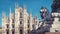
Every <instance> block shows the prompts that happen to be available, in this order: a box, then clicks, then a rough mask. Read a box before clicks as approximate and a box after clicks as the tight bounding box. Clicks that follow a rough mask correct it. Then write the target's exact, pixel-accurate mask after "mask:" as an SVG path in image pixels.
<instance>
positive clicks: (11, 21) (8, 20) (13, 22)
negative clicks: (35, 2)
mask: <svg viewBox="0 0 60 34" xmlns="http://www.w3.org/2000/svg"><path fill="white" fill-rule="evenodd" d="M34 25H36V26H34ZM37 28H38V18H37V16H35V17H34V18H32V15H31V13H30V14H28V13H27V8H26V6H24V7H23V8H22V7H19V6H18V5H17V4H16V5H15V12H14V13H12V11H11V8H10V14H9V17H6V14H5V13H2V34H29V32H30V31H31V30H32V29H37Z"/></svg>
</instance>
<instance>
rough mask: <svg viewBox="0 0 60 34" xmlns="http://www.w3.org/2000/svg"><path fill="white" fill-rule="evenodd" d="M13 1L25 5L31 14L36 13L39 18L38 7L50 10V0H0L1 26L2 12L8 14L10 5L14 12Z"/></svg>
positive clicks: (0, 24)
mask: <svg viewBox="0 0 60 34" xmlns="http://www.w3.org/2000/svg"><path fill="white" fill-rule="evenodd" d="M15 3H18V4H19V6H21V7H23V6H24V5H26V8H27V12H28V13H29V12H30V10H31V12H32V16H33V17H34V16H35V15H37V16H38V18H39V19H40V13H39V11H40V8H41V7H42V6H44V7H46V8H47V9H48V10H49V11H50V12H51V4H52V0H0V26H2V12H5V13H6V16H8V15H9V12H10V11H9V9H10V7H11V9H12V12H14V8H15Z"/></svg>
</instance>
